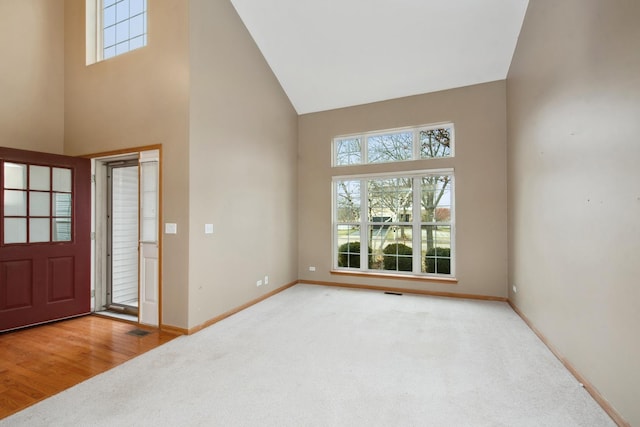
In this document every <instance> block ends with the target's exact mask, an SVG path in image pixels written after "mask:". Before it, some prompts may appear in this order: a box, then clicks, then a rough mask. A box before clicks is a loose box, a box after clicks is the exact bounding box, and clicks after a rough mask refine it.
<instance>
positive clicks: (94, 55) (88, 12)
mask: <svg viewBox="0 0 640 427" xmlns="http://www.w3.org/2000/svg"><path fill="white" fill-rule="evenodd" d="M103 14H104V0H86V6H85V23H86V65H91V64H95V63H97V62H101V61H104V60H105V58H104V43H103V41H104V39H103V31H104V20H103ZM129 19H131V18H129ZM145 21H146V22H145V27H146V31H145V33H144V36H145V43H144V44H143V45H142V46H140V47H137V48H134V49H130V50H128V51H126V52H122V53H119V54H115V55H113V56H110V57H109V58H107V59H111V58H115V57H117V56H120V55H123V54H125V53H128V52H133V51H134V50H138V49H140V48H142V47H146V46H147V45H148V43H149V41H148V36H149V1H148V0H146V7H145Z"/></svg>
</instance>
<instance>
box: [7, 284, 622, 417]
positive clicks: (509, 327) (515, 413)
mask: <svg viewBox="0 0 640 427" xmlns="http://www.w3.org/2000/svg"><path fill="white" fill-rule="evenodd" d="M125 425H129V426H447V427H448V426H473V427H479V426H491V427H495V426H508V427H514V426H531V427H541V426H559V427H571V426H576V427H577V426H580V427H585V426H594V427H595V426H598V427H600V426H614V425H615V424H614V423H613V422H612V421H611V419H610V418H609V417H608V416H607V415H606V414H605V413H604V411H603V410H602V409H601V408H600V407H599V406H598V405H597V404H596V403H595V401H593V399H592V398H591V397H590V396H589V395H588V393H587V392H586V391H585V390H584V389H583V388H581V387H580V385H579V384H578V382H577V381H576V380H575V378H573V377H572V376H571V374H569V372H568V371H567V370H566V369H564V367H563V366H562V365H561V364H560V362H559V361H558V360H557V359H556V358H555V357H554V356H553V355H552V354H551V353H550V352H549V350H548V349H547V348H546V347H545V346H544V345H543V344H542V343H541V342H540V340H538V338H537V337H536V336H535V335H534V334H533V333H532V332H531V330H529V329H528V327H527V326H526V325H525V324H524V323H523V322H522V320H521V319H520V318H519V317H518V316H517V315H516V314H515V313H514V312H513V311H512V310H511V308H510V307H509V306H508V305H507V304H505V303H498V302H484V301H470V300H459V299H446V298H434V297H425V296H415V295H402V296H395V295H385V294H384V293H382V292H372V291H358V290H350V289H339V288H328V287H322V286H312V285H297V286H295V287H293V288H290V289H288V290H286V291H284V292H282V293H280V294H278V295H276V296H274V297H272V298H269V299H268V300H266V301H263V302H261V303H260V304H257V305H255V306H253V307H251V308H249V309H247V310H245V311H243V312H241V313H238V314H236V315H234V316H232V317H230V318H228V319H226V320H224V321H222V322H220V323H218V324H216V325H213V326H211V327H209V328H207V329H206V330H204V331H202V332H199V333H197V334H195V335H193V336H189V337H180V338H177V339H175V340H173V341H171V342H169V343H168V344H165V345H164V346H162V347H159V348H157V349H155V350H153V351H151V352H148V353H146V354H144V355H142V356H140V357H138V358H136V359H133V360H131V361H129V362H127V363H125V364H123V365H121V366H118V367H117V368H115V369H113V370H111V371H109V372H106V373H104V374H102V375H99V376H97V377H94V378H92V379H90V380H88V381H85V382H84V383H81V384H79V385H77V386H75V387H73V388H71V389H69V390H67V391H65V392H63V393H60V394H58V395H56V396H54V397H52V398H50V399H48V400H45V401H43V402H41V403H39V404H37V405H35V406H32V407H30V408H28V409H26V410H24V411H22V412H19V413H17V414H15V415H14V416H12V417H9V418H5V419H4V420H1V421H0V426H30V427H34V426H65V427H69V426H125Z"/></svg>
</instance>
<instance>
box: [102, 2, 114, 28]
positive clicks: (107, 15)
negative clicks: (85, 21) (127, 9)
mask: <svg viewBox="0 0 640 427" xmlns="http://www.w3.org/2000/svg"><path fill="white" fill-rule="evenodd" d="M105 6H106V3H105ZM115 24H116V6H115V5H113V6H110V7H105V8H104V12H103V14H102V25H103V26H104V28H107V27H111V26H112V25H115Z"/></svg>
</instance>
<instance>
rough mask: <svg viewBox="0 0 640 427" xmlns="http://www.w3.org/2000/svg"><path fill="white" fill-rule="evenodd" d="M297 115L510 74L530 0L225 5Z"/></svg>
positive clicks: (238, 0)
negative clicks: (236, 15)
mask: <svg viewBox="0 0 640 427" xmlns="http://www.w3.org/2000/svg"><path fill="white" fill-rule="evenodd" d="M231 2H232V3H233V5H234V6H235V8H236V10H237V11H238V13H239V15H240V17H241V18H242V20H243V22H244V23H245V25H246V26H247V28H248V29H249V32H250V33H251V35H252V36H253V38H254V40H255V41H256V43H257V45H258V47H259V48H260V50H261V51H262V54H263V55H264V57H265V58H266V60H267V62H268V63H269V65H270V66H271V69H272V70H273V72H274V73H275V75H276V77H277V78H278V80H279V81H280V84H281V85H282V87H283V88H284V90H285V92H286V93H287V95H288V96H289V99H290V100H291V102H292V104H293V106H294V107H295V109H296V110H297V112H298V113H299V114H305V113H310V112H316V111H323V110H329V109H333V108H339V107H346V106H351V105H359V104H365V103H368V102H375V101H381V100H385V99H392V98H398V97H402V96H408V95H417V94H421V93H428V92H434V91H439V90H444V89H451V88H455V87H461V86H468V85H472V84H477V83H484V82H490V81H495V80H501V79H504V78H506V76H507V72H508V70H509V64H510V63H511V58H512V56H513V51H514V49H515V46H516V42H517V38H518V35H519V34H520V28H521V26H522V21H523V19H524V14H525V11H526V8H527V4H528V0H231Z"/></svg>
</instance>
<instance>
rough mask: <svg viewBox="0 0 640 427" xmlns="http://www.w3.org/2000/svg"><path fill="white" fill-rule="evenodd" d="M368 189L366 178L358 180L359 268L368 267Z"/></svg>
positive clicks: (365, 268)
mask: <svg viewBox="0 0 640 427" xmlns="http://www.w3.org/2000/svg"><path fill="white" fill-rule="evenodd" d="M367 212H369V189H368V188H367V180H366V179H361V180H360V270H368V269H369V217H368V215H367Z"/></svg>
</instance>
